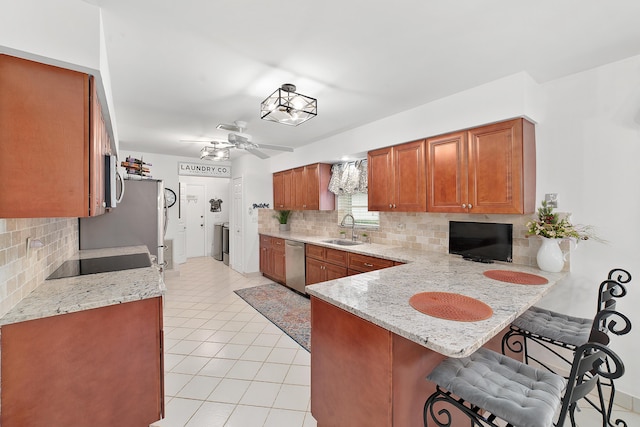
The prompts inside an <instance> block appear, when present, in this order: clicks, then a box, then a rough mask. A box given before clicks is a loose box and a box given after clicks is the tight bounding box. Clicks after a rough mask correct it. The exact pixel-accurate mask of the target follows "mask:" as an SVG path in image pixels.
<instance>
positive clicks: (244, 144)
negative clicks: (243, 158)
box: [187, 120, 293, 160]
mask: <svg viewBox="0 0 640 427" xmlns="http://www.w3.org/2000/svg"><path fill="white" fill-rule="evenodd" d="M246 127H247V122H243V121H240V120H238V121H235V122H234V124H228V123H221V124H219V125H218V126H216V129H220V130H227V131H229V132H230V133H229V134H228V135H227V140H226V141H209V143H210V144H211V145H207V146H205V147H203V148H202V150H201V151H200V158H201V159H207V160H228V159H229V148H236V149H239V150H245V151H248V152H249V153H251V154H253V155H254V156H257V157H259V158H261V159H268V158H269V156H268V155H267V154H265V153H263V152H262V151H260V150H258V148H263V149H266V150H279V151H293V148H291V147H284V146H280V145H268V144H257V143H255V142H251V135H249V134H247V133H244V130H245V129H246ZM187 142H203V141H187Z"/></svg>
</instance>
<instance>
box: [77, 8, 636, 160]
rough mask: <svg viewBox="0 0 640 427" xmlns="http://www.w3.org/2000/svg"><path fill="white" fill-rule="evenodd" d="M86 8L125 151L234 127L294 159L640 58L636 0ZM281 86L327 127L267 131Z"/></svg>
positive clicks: (220, 134)
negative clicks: (441, 107)
mask: <svg viewBox="0 0 640 427" xmlns="http://www.w3.org/2000/svg"><path fill="white" fill-rule="evenodd" d="M87 1H88V2H90V3H93V4H98V5H99V6H101V7H102V10H103V19H104V31H105V36H106V44H107V53H108V60H109V69H110V72H111V80H112V90H113V98H114V102H115V112H116V120H117V126H118V133H119V137H120V147H121V149H122V150H125V154H126V152H127V151H128V150H129V151H131V150H136V151H145V152H154V153H163V154H173V155H184V156H191V157H194V158H197V157H198V154H199V151H200V149H201V148H202V146H203V145H204V144H197V143H184V142H180V140H185V139H188V140H203V141H204V140H207V139H225V138H226V134H227V132H226V131H220V130H216V125H217V124H218V123H232V122H233V121H235V120H243V121H246V122H247V123H248V129H247V133H249V134H251V135H252V137H253V141H254V142H256V143H258V144H259V143H263V144H271V145H286V146H290V147H294V148H295V147H300V146H302V145H305V144H309V143H312V142H314V141H318V140H321V139H323V138H326V137H328V136H331V135H334V134H336V133H340V132H343V131H345V130H348V129H351V128H354V127H357V126H360V125H363V124H365V123H368V122H371V121H375V120H377V119H380V118H382V117H386V116H389V115H392V114H394V113H398V112H401V111H404V110H407V109H410V108H412V107H415V106H418V105H421V104H424V103H427V102H429V101H432V100H435V99H438V98H442V97H445V96H447V95H450V94H453V93H456V92H460V91H462V90H465V89H468V88H471V87H474V86H477V85H479V84H483V83H486V82H489V81H492V80H495V79H498V78H500V77H504V76H507V75H511V74H514V73H517V72H521V71H526V72H527V73H529V74H530V75H531V76H532V77H533V78H534V79H535V80H536V81H538V82H545V81H549V80H553V79H556V78H558V77H562V76H565V75H568V74H572V73H576V72H579V71H582V70H586V69H590V68H593V67H596V66H599V65H602V64H605V63H609V62H612V61H616V60H619V59H623V58H626V57H629V56H634V55H638V54H640V25H638V17H639V16H640V1H638V0H615V1H604V0H562V1H557V0H539V1H528V2H525V1H520V0H455V1H447V0H395V1H393V2H390V1H376V0H321V1H313V2H312V1H300V0H298V1H292V0H270V1H256V0H175V1H172V0H87ZM283 83H293V84H295V85H297V87H298V92H300V93H303V94H305V95H308V96H311V97H315V98H317V99H318V116H317V117H315V118H313V119H311V120H310V121H308V122H306V123H303V124H301V125H300V126H298V127H290V126H285V125H281V124H278V123H273V122H267V121H264V120H260V118H259V106H260V102H261V101H262V100H263V99H264V98H266V97H267V96H268V95H269V94H271V92H273V91H274V90H275V89H276V88H278V87H280V86H281V85H282V84H283ZM232 151H235V153H234V155H236V156H237V155H238V153H239V150H232ZM265 152H267V153H268V154H270V155H277V154H278V152H277V151H268V150H265ZM345 154H349V153H348V152H347V153H345ZM232 158H233V157H232Z"/></svg>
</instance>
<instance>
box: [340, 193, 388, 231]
mask: <svg viewBox="0 0 640 427" xmlns="http://www.w3.org/2000/svg"><path fill="white" fill-rule="evenodd" d="M337 198H338V222H340V221H342V218H344V216H345V215H347V214H351V215H353V218H354V219H355V220H356V226H359V227H378V226H379V225H380V215H379V213H378V212H369V211H368V210H367V209H368V206H369V200H368V196H367V194H365V193H355V194H343V195H341V196H337Z"/></svg>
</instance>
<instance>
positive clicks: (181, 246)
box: [174, 182, 187, 264]
mask: <svg viewBox="0 0 640 427" xmlns="http://www.w3.org/2000/svg"><path fill="white" fill-rule="evenodd" d="M179 185H180V190H179V191H178V229H177V230H176V241H175V243H174V246H175V250H174V257H175V262H176V263H178V264H183V263H185V262H187V184H185V183H183V182H181V183H179Z"/></svg>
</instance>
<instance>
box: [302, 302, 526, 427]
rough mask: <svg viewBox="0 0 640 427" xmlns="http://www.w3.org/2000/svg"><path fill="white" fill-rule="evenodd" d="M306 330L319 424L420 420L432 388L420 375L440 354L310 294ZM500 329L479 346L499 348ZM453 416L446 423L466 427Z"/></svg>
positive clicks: (407, 424) (402, 425) (398, 424)
mask: <svg viewBox="0 0 640 427" xmlns="http://www.w3.org/2000/svg"><path fill="white" fill-rule="evenodd" d="M311 330H313V333H312V334H311V347H312V348H313V351H312V352H311V413H312V414H313V417H314V418H315V419H316V420H317V422H318V427H331V426H367V427H392V426H393V427H413V426H422V425H423V421H422V410H423V407H424V402H425V400H426V399H427V397H428V396H429V395H431V394H432V393H433V392H434V391H435V384H434V383H431V382H428V381H427V380H426V379H425V377H426V376H427V375H428V374H429V373H430V372H431V371H432V370H433V368H435V367H436V366H437V365H438V364H439V363H440V362H441V361H442V360H443V359H444V358H445V356H443V355H442V354H440V353H437V352H435V351H433V350H430V349H428V348H426V347H423V346H421V345H420V344H417V343H415V342H413V341H410V340H408V339H406V338H404V337H401V336H400V335H397V334H395V333H393V332H391V331H389V330H387V329H385V328H382V327H380V326H378V325H375V324H373V323H371V322H369V321H367V320H365V319H362V318H360V317H358V316H356V315H354V314H352V313H349V312H347V311H345V310H342V309H340V308H338V307H336V306H334V305H332V304H329V303H327V302H325V301H323V300H320V299H318V298H316V297H314V296H311ZM504 332H506V331H502V332H500V333H498V334H497V335H496V336H495V337H494V338H493V339H492V340H490V341H489V342H488V343H486V344H485V345H484V347H485V348H489V349H491V350H494V351H497V352H500V348H501V340H502V336H503V335H504ZM509 356H511V357H514V358H516V356H517V355H514V354H509ZM519 357H520V358H521V355H520V356H519ZM457 415H459V414H454V417H453V420H452V422H451V424H450V425H451V427H469V419H468V418H466V417H464V416H462V417H457Z"/></svg>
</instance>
